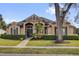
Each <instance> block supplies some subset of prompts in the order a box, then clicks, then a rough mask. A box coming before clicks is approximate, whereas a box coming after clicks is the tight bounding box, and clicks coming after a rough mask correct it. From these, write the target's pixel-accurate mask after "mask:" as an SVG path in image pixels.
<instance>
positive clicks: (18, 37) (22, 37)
mask: <svg viewBox="0 0 79 59" xmlns="http://www.w3.org/2000/svg"><path fill="white" fill-rule="evenodd" d="M0 38H2V39H15V40H16V39H21V40H23V39H25V35H1V36H0Z"/></svg>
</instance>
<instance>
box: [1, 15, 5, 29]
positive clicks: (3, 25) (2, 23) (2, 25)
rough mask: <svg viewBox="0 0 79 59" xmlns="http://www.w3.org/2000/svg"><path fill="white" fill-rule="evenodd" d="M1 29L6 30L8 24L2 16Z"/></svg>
mask: <svg viewBox="0 0 79 59" xmlns="http://www.w3.org/2000/svg"><path fill="white" fill-rule="evenodd" d="M0 29H4V30H5V29H6V23H5V21H3V18H2V15H0Z"/></svg>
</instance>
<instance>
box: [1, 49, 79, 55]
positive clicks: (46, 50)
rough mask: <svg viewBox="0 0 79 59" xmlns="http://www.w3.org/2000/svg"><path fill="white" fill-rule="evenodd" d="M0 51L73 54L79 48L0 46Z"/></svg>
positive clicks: (78, 51)
mask: <svg viewBox="0 0 79 59" xmlns="http://www.w3.org/2000/svg"><path fill="white" fill-rule="evenodd" d="M0 53H6V54H7V53H9V54H12V53H17V54H60V55H61V54H73V55H79V49H78V48H77V49H71V48H47V49H46V48H0Z"/></svg>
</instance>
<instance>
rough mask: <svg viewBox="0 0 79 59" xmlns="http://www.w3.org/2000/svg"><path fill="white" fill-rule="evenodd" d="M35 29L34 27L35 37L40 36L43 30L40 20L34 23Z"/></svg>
mask: <svg viewBox="0 0 79 59" xmlns="http://www.w3.org/2000/svg"><path fill="white" fill-rule="evenodd" d="M35 29H36V34H37V38H40V37H41V34H42V32H43V25H42V24H41V23H40V22H38V23H37V24H35Z"/></svg>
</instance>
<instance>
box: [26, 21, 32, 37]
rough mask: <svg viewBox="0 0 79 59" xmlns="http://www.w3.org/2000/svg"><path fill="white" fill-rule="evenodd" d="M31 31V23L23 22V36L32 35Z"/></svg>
mask: <svg viewBox="0 0 79 59" xmlns="http://www.w3.org/2000/svg"><path fill="white" fill-rule="evenodd" d="M32 33H33V24H32V23H27V24H25V36H26V37H32Z"/></svg>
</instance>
